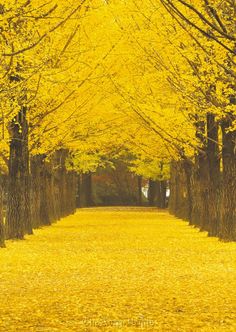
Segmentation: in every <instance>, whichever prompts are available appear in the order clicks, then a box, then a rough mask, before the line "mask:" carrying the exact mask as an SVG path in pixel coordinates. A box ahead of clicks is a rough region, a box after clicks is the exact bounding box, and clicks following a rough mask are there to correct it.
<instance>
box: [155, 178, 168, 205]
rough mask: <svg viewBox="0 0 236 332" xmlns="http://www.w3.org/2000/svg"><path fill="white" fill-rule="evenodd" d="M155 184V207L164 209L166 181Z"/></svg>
mask: <svg viewBox="0 0 236 332" xmlns="http://www.w3.org/2000/svg"><path fill="white" fill-rule="evenodd" d="M156 183H157V207H159V208H160V209H165V208H166V187H167V183H166V181H156Z"/></svg>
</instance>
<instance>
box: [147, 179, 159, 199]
mask: <svg viewBox="0 0 236 332" xmlns="http://www.w3.org/2000/svg"><path fill="white" fill-rule="evenodd" d="M156 194H157V184H156V181H153V180H151V179H150V180H149V186H148V203H149V206H155V203H156Z"/></svg>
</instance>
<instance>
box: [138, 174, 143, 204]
mask: <svg viewBox="0 0 236 332" xmlns="http://www.w3.org/2000/svg"><path fill="white" fill-rule="evenodd" d="M142 196H143V193H142V176H138V200H137V203H138V206H142V204H143V202H142Z"/></svg>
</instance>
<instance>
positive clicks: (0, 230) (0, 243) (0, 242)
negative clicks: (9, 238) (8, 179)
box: [0, 183, 5, 248]
mask: <svg viewBox="0 0 236 332" xmlns="http://www.w3.org/2000/svg"><path fill="white" fill-rule="evenodd" d="M4 240H5V232H4V223H3V188H2V183H1V184H0V247H1V248H4V247H5V242H4Z"/></svg>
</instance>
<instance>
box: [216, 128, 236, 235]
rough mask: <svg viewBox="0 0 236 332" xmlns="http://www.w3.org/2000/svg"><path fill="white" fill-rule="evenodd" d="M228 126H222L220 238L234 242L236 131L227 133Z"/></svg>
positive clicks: (235, 222)
mask: <svg viewBox="0 0 236 332" xmlns="http://www.w3.org/2000/svg"><path fill="white" fill-rule="evenodd" d="M228 126H229V124H227V123H224V124H223V125H222V134H223V136H222V140H223V150H222V159H223V181H222V204H221V220H220V231H219V235H220V238H221V239H223V240H230V241H235V240H236V131H232V132H228V131H227V129H228Z"/></svg>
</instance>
